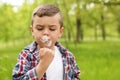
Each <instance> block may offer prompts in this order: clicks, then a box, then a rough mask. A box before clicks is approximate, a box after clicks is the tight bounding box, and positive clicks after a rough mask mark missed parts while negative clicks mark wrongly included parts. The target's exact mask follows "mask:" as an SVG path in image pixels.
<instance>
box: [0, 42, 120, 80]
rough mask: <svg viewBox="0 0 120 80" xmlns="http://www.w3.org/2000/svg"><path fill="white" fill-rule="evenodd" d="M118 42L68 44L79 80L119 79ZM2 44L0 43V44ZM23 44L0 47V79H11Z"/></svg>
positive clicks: (119, 46) (119, 47)
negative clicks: (75, 62)
mask: <svg viewBox="0 0 120 80" xmlns="http://www.w3.org/2000/svg"><path fill="white" fill-rule="evenodd" d="M119 43H120V42H119V41H117V42H114V41H105V42H101V41H99V42H83V43H81V44H73V43H71V44H69V46H68V48H69V50H70V51H71V52H73V53H74V55H75V57H76V61H77V64H78V66H79V68H80V70H81V75H80V78H81V80H120V76H119V72H120V44H119ZM1 46H2V45H1ZM23 47H24V45H20V46H12V47H4V48H2V49H0V80H11V74H12V69H13V67H14V65H15V63H16V61H17V56H18V54H19V52H20V51H21V49H22V48H23Z"/></svg>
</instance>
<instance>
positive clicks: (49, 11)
mask: <svg viewBox="0 0 120 80" xmlns="http://www.w3.org/2000/svg"><path fill="white" fill-rule="evenodd" d="M57 13H58V14H59V15H60V20H59V21H60V27H63V18H62V14H61V12H60V9H59V8H58V7H57V6H55V5H52V4H43V5H40V6H38V7H36V8H35V9H34V11H33V13H32V24H33V18H34V16H35V15H37V16H39V17H43V16H54V15H55V14H57Z"/></svg>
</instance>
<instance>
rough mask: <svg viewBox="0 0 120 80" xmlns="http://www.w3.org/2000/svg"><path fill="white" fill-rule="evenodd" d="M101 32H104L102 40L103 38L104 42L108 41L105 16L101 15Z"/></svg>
mask: <svg viewBox="0 0 120 80" xmlns="http://www.w3.org/2000/svg"><path fill="white" fill-rule="evenodd" d="M101 32H102V38H103V40H106V31H105V25H104V16H103V14H101Z"/></svg>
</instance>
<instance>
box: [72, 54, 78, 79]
mask: <svg viewBox="0 0 120 80" xmlns="http://www.w3.org/2000/svg"><path fill="white" fill-rule="evenodd" d="M70 64H71V66H72V69H73V73H72V74H73V78H74V79H73V80H80V78H79V75H80V69H79V67H78V65H77V63H76V60H75V56H74V55H73V54H72V53H71V57H70Z"/></svg>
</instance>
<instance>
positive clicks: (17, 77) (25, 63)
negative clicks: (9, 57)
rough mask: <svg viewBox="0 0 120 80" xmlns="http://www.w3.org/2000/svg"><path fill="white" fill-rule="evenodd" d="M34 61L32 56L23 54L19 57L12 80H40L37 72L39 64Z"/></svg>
mask: <svg viewBox="0 0 120 80" xmlns="http://www.w3.org/2000/svg"><path fill="white" fill-rule="evenodd" d="M34 60H35V59H33V57H32V55H28V54H27V53H25V52H21V54H20V55H19V57H18V63H17V64H16V65H15V67H14V69H13V73H12V80H38V77H37V74H36V70H35V66H36V65H37V63H35V61H34ZM31 64H34V65H31Z"/></svg>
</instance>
